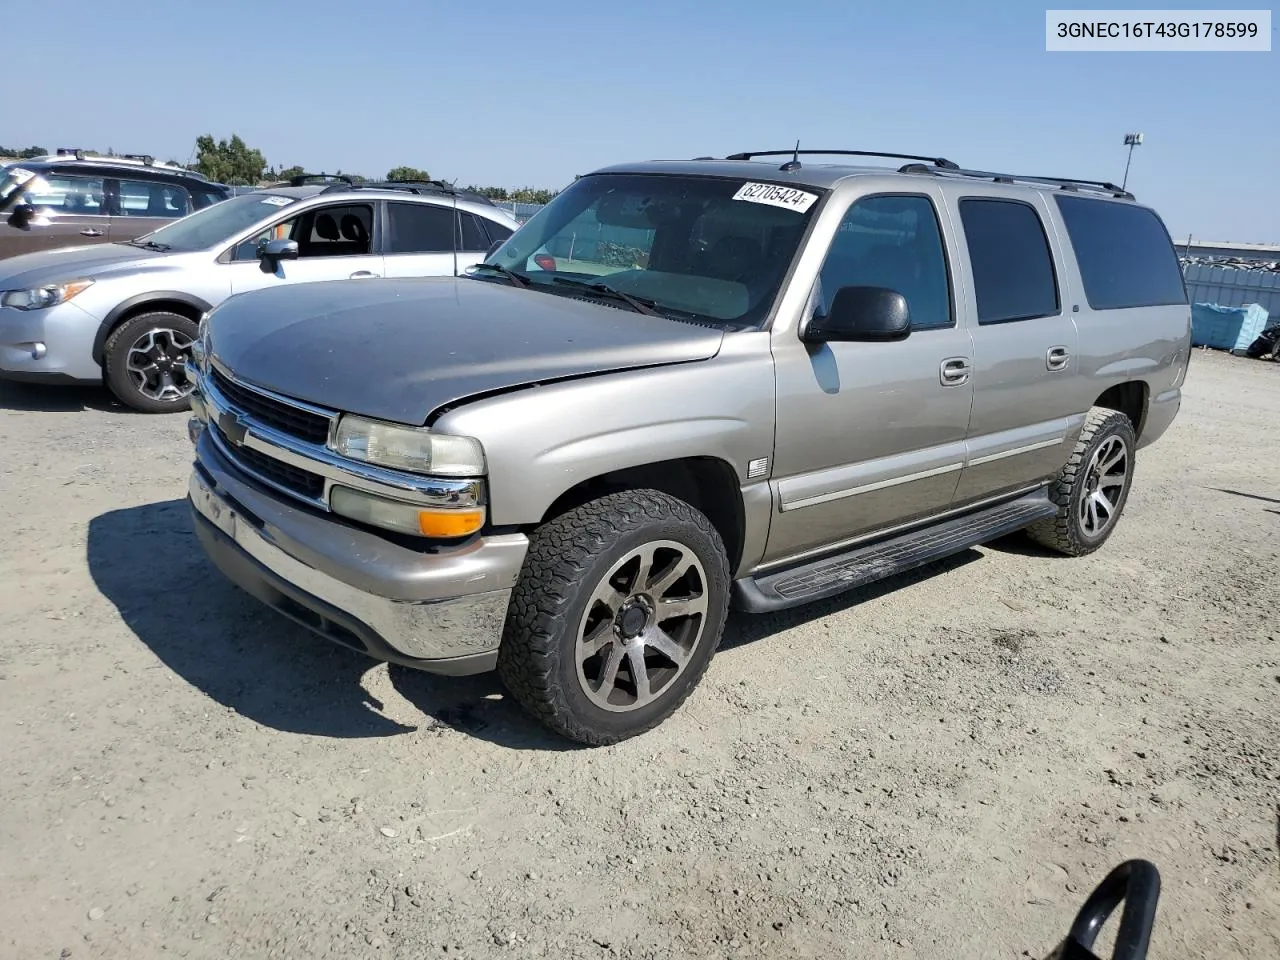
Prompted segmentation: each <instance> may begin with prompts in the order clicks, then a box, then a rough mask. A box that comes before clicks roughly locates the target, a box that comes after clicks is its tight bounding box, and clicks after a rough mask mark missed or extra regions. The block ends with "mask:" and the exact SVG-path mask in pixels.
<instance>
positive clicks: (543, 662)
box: [498, 490, 729, 746]
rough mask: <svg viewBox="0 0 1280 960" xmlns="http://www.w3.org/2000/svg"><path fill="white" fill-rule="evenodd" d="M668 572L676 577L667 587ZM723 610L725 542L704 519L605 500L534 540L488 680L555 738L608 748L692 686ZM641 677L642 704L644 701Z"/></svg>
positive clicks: (686, 509)
mask: <svg viewBox="0 0 1280 960" xmlns="http://www.w3.org/2000/svg"><path fill="white" fill-rule="evenodd" d="M650 551H652V552H650ZM646 559H647V563H646ZM646 569H647V575H646V576H644V577H643V578H642V573H644V572H645V571H646ZM678 570H685V571H686V572H685V573H684V574H683V575H681V576H679V577H678V578H676V579H674V580H672V579H671V577H672V576H673V575H674V573H675V572H676V571H678ZM663 581H667V582H665V583H664V582H663ZM655 584H657V588H656V589H655V587H654V585H655ZM646 586H647V587H648V588H649V590H646V589H644V588H645V587H646ZM617 588H622V589H621V590H619V589H617ZM682 598H683V605H682V606H680V607H674V606H669V607H667V610H666V611H664V610H663V607H664V606H666V605H668V604H674V603H676V602H679V601H681V600H682ZM728 601H729V563H728V559H727V557H726V554H725V548H724V543H723V542H722V541H721V539H720V535H719V534H718V533H717V532H716V530H715V528H714V527H713V526H712V525H711V523H710V521H709V520H707V518H706V517H705V516H704V515H703V514H702V513H700V512H699V511H698V510H695V509H694V508H693V507H691V506H690V505H689V504H687V503H685V502H684V501H682V500H677V499H676V498H675V497H671V496H668V495H667V494H665V493H660V492H658V491H656V490H632V491H627V492H624V493H615V494H610V495H608V496H604V497H601V498H599V499H597V500H592V501H590V502H588V503H586V504H583V505H582V506H580V507H577V508H575V509H573V510H570V511H569V512H567V513H565V514H562V515H561V516H559V517H557V518H555V519H554V520H552V521H550V522H549V523H547V524H544V525H543V526H542V527H540V528H539V529H538V530H536V531H535V532H534V534H533V536H532V538H531V543H530V545H529V553H528V556H527V557H526V559H525V563H524V568H523V569H522V570H521V572H520V576H519V579H518V581H517V583H516V587H515V591H514V593H513V595H512V598H511V607H510V612H509V613H508V616H507V622H506V626H505V629H504V632H503V637H502V644H501V646H500V648H499V651H498V675H499V677H500V678H501V680H502V683H503V685H504V686H505V687H506V688H507V690H508V691H509V692H510V693H511V695H512V696H513V697H514V698H515V699H516V701H517V702H519V703H520V704H521V706H523V707H524V709H525V710H527V711H528V712H529V713H531V714H532V715H533V716H534V717H536V718H537V719H538V720H539V721H541V722H542V723H543V724H544V725H545V726H547V727H548V728H550V729H551V730H553V731H555V732H556V733H558V734H560V735H561V736H563V737H566V738H568V739H570V740H574V741H577V742H579V743H585V744H589V745H592V746H603V745H605V744H611V743H618V742H619V741H621V740H625V739H628V738H630V737H634V736H636V735H638V734H641V733H644V732H645V731H647V730H650V729H652V728H653V727H656V726H657V725H658V724H660V723H661V722H662V721H663V720H665V719H667V717H669V716H671V714H673V713H675V711H676V710H677V709H679V707H680V705H681V704H682V703H683V702H684V700H685V698H686V697H688V695H689V694H690V693H691V692H692V690H693V688H694V687H695V686H697V684H698V681H699V680H701V679H702V676H703V674H704V673H705V672H706V670H707V666H708V664H709V663H710V662H711V657H712V656H713V655H714V653H715V650H716V647H718V646H719V644H720V637H721V634H722V633H723V630H724V622H725V617H726V616H727V612H728ZM637 611H638V612H637ZM681 611H685V612H686V613H684V614H683V615H682V614H681ZM689 611H693V613H692V614H690V613H688V612H689ZM641 620H643V621H644V625H643V626H641V624H640V621H641ZM658 628H661V629H658ZM584 638H585V641H586V642H584ZM597 645H598V646H599V650H598V652H596V653H594V654H592V652H591V651H592V650H593V649H594V648H595V647H596V646H597ZM637 663H640V664H643V666H642V667H639V668H637V667H636V664H637ZM611 668H612V672H610V670H611ZM639 672H643V673H644V675H645V676H644V681H645V684H647V686H648V693H649V695H650V696H651V697H652V699H648V700H644V698H643V697H642V693H643V692H644V691H643V690H642V688H641V684H640V683H638V682H637V673H639ZM610 677H611V678H612V679H610V682H609V683H608V684H604V683H601V682H600V681H602V680H605V679H606V678H610ZM593 688H594V689H593Z"/></svg>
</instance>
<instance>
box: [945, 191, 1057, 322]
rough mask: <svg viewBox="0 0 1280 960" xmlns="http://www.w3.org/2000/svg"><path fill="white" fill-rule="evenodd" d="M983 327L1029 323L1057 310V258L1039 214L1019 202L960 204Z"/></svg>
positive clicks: (976, 201) (969, 200)
mask: <svg viewBox="0 0 1280 960" xmlns="http://www.w3.org/2000/svg"><path fill="white" fill-rule="evenodd" d="M960 220H961V222H962V223H963V224H964V234H965V240H966V242H967V243H968V246H969V260H970V262H971V263H972V264H973V285H974V288H975V291H974V295H975V297H976V298H977V301H978V322H979V323H1004V322H1006V321H1008V320H1031V319H1034V318H1035V317H1047V316H1051V315H1053V314H1055V313H1057V312H1058V310H1059V308H1060V303H1059V300H1058V284H1057V279H1056V277H1055V275H1054V270H1053V256H1052V254H1051V253H1050V252H1049V241H1048V239H1047V238H1046V237H1045V233H1044V225H1043V224H1041V222H1040V215H1039V214H1037V213H1036V211H1035V209H1034V208H1032V207H1031V206H1030V205H1029V204H1026V203H1020V202H1018V201H1016V200H977V199H968V200H961V201H960Z"/></svg>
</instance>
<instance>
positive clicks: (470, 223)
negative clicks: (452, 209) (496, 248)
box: [458, 210, 489, 250]
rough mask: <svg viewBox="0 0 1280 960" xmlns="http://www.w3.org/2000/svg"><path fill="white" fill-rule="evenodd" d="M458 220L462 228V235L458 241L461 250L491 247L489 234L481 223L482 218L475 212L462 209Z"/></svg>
mask: <svg viewBox="0 0 1280 960" xmlns="http://www.w3.org/2000/svg"><path fill="white" fill-rule="evenodd" d="M458 221H459V224H460V225H461V228H462V235H461V237H460V238H459V241H458V249H459V250H488V249H489V236H488V234H486V233H485V232H484V227H482V226H481V225H480V220H479V218H478V217H476V216H475V214H472V213H467V212H465V211H461V210H460V211H458Z"/></svg>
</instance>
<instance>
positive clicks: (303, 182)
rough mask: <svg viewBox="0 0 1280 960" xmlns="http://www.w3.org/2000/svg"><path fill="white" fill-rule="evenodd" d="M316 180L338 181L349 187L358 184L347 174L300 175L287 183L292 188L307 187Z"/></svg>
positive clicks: (291, 178)
mask: <svg viewBox="0 0 1280 960" xmlns="http://www.w3.org/2000/svg"><path fill="white" fill-rule="evenodd" d="M315 180H337V181H339V182H340V183H345V184H346V185H347V186H349V187H352V186H355V183H356V178H355V177H353V176H350V175H348V174H345V173H300V174H298V175H297V176H296V177H290V178H289V179H288V181H287V182H288V185H289V186H291V187H305V186H307V185H308V184H309V183H312V182H313V181H315Z"/></svg>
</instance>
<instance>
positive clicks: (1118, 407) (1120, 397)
mask: <svg viewBox="0 0 1280 960" xmlns="http://www.w3.org/2000/svg"><path fill="white" fill-rule="evenodd" d="M1150 399H1151V387H1150V386H1149V385H1148V384H1147V382H1146V381H1145V380H1126V381H1124V382H1122V383H1117V384H1113V385H1112V386H1110V387H1108V388H1107V389H1106V390H1104V391H1102V393H1101V394H1099V395H1098V399H1096V400H1095V401H1094V402H1093V405H1094V406H1095V407H1103V408H1105V409H1107V410H1115V411H1117V412H1119V413H1123V414H1124V415H1125V416H1126V417H1128V418H1129V423H1130V424H1131V425H1132V427H1133V434H1134V437H1135V439H1140V438H1141V437H1142V428H1143V426H1144V425H1145V424H1146V421H1147V405H1148V403H1149V402H1150Z"/></svg>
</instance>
